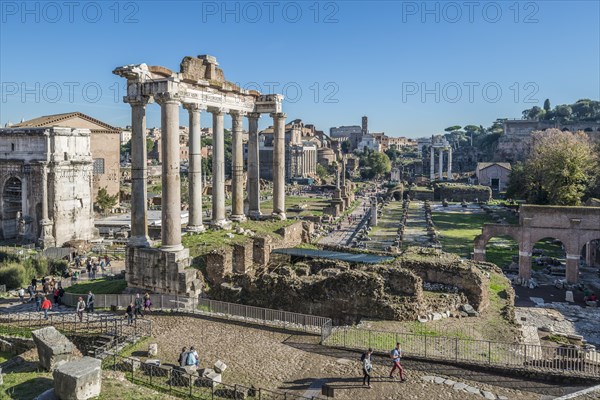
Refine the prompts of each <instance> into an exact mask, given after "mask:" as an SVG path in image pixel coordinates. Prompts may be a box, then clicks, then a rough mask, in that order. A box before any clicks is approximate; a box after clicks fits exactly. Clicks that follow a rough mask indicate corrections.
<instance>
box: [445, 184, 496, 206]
mask: <svg viewBox="0 0 600 400" xmlns="http://www.w3.org/2000/svg"><path fill="white" fill-rule="evenodd" d="M434 193H435V199H436V200H444V199H446V200H448V201H463V200H466V201H470V202H472V201H490V200H491V199H492V189H491V188H489V187H488V186H480V185H476V186H466V185H451V184H448V185H445V184H440V185H437V186H436V187H435V189H434Z"/></svg>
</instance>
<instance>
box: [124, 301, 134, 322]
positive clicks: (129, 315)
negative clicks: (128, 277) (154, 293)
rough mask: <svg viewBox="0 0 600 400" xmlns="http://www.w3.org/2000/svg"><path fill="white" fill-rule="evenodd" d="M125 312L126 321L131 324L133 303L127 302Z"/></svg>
mask: <svg viewBox="0 0 600 400" xmlns="http://www.w3.org/2000/svg"><path fill="white" fill-rule="evenodd" d="M125 313H126V314H127V323H128V324H129V325H131V324H132V323H133V303H129V305H128V306H127V310H125Z"/></svg>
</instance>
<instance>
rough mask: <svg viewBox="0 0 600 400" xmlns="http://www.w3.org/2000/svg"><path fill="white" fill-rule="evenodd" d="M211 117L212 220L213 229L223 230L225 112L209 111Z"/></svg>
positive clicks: (224, 219) (225, 223) (224, 220)
mask: <svg viewBox="0 0 600 400" xmlns="http://www.w3.org/2000/svg"><path fill="white" fill-rule="evenodd" d="M209 111H210V112H211V113H212V115H213V154H212V220H211V224H212V226H213V227H215V228H225V227H226V226H227V224H228V222H229V221H227V219H226V218H225V128H224V123H225V112H224V110H223V109H213V110H212V111H211V110H209Z"/></svg>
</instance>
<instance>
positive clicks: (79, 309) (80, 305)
mask: <svg viewBox="0 0 600 400" xmlns="http://www.w3.org/2000/svg"><path fill="white" fill-rule="evenodd" d="M84 310H85V301H83V297H81V296H80V297H79V299H77V306H76V307H75V311H77V315H78V316H79V322H83V311H84Z"/></svg>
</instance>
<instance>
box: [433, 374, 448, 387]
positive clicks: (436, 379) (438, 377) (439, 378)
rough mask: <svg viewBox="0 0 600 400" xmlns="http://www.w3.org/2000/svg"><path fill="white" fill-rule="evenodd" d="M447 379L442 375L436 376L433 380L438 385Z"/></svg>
mask: <svg viewBox="0 0 600 400" xmlns="http://www.w3.org/2000/svg"><path fill="white" fill-rule="evenodd" d="M445 380H446V378H442V377H441V376H436V377H435V378H433V381H434V382H435V383H437V384H438V385H439V384H442V383H444V381H445Z"/></svg>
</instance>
